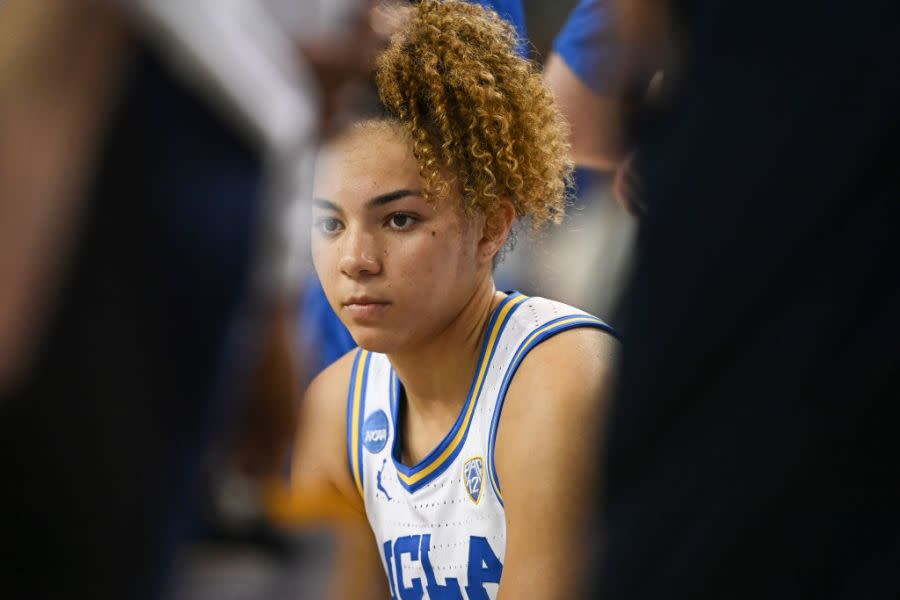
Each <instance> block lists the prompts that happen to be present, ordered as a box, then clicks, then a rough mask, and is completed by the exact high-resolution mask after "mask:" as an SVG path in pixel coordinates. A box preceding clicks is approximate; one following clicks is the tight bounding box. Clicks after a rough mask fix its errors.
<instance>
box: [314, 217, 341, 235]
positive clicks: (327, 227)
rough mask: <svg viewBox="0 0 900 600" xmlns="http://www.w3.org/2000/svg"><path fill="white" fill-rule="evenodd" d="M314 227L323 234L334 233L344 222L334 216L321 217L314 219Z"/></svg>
mask: <svg viewBox="0 0 900 600" xmlns="http://www.w3.org/2000/svg"><path fill="white" fill-rule="evenodd" d="M315 227H316V229H318V230H319V232H320V233H322V234H324V235H334V234H336V233H339V232H340V231H341V230H342V229H343V228H344V224H343V223H341V222H340V221H339V220H338V219H335V218H334V217H322V218H319V219H316V222H315Z"/></svg>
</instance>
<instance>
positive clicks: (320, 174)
mask: <svg viewBox="0 0 900 600" xmlns="http://www.w3.org/2000/svg"><path fill="white" fill-rule="evenodd" d="M423 186H424V182H423V180H422V178H421V176H420V175H419V165H418V163H417V162H416V158H415V156H414V155H413V151H412V142H411V141H410V139H409V137H407V136H406V135H405V134H404V132H403V131H402V130H401V129H400V128H399V127H398V126H396V125H392V124H389V123H381V122H378V123H365V124H361V125H356V126H354V127H353V128H351V129H350V130H349V131H347V132H345V133H343V134H342V135H340V136H339V137H338V138H336V139H334V140H333V141H331V142H330V143H328V144H326V145H325V146H324V147H323V148H322V150H321V151H320V153H319V156H318V160H317V162H316V176H315V190H316V195H317V196H321V197H325V198H328V199H330V200H332V201H338V200H342V199H346V198H343V197H344V196H348V195H349V196H351V197H357V196H359V195H363V196H367V197H371V196H376V195H379V194H381V193H385V192H390V191H393V190H397V189H416V190H418V189H422V187H423Z"/></svg>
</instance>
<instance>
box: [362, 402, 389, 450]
mask: <svg viewBox="0 0 900 600" xmlns="http://www.w3.org/2000/svg"><path fill="white" fill-rule="evenodd" d="M387 439H388V419H387V415H386V414H384V411H383V410H377V411H375V412H373V413H372V414H371V415H369V416H368V417H366V422H365V423H364V424H363V434H362V443H363V446H365V447H366V450H368V451H369V452H371V453H372V454H378V453H379V452H381V451H382V450H384V446H385V444H387Z"/></svg>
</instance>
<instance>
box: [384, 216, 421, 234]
mask: <svg viewBox="0 0 900 600" xmlns="http://www.w3.org/2000/svg"><path fill="white" fill-rule="evenodd" d="M416 221H417V219H416V218H415V217H414V216H412V215H408V214H406V213H394V214H392V215H391V216H389V217H388V220H387V225H388V227H390V228H391V229H393V230H395V231H406V230H407V229H410V228H411V227H412V226H413V225H415V224H416Z"/></svg>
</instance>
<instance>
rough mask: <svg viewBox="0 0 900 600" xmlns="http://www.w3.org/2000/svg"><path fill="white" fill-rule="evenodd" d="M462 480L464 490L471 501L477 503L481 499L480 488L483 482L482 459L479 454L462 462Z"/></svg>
mask: <svg viewBox="0 0 900 600" xmlns="http://www.w3.org/2000/svg"><path fill="white" fill-rule="evenodd" d="M463 480H465V482H466V492H467V493H468V494H469V498H471V499H472V502H474V503H475V504H478V501H479V500H481V488H482V487H483V486H482V483H483V482H484V459H483V458H481V457H480V456H476V457H474V458H470V459H469V460H467V461H466V462H465V464H463Z"/></svg>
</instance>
